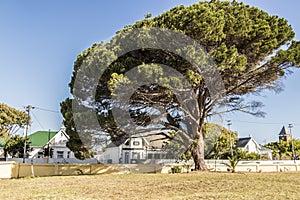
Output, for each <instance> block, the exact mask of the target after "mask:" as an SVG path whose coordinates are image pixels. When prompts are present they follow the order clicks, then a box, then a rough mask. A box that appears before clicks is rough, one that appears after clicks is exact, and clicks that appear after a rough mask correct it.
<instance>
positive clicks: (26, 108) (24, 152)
mask: <svg viewBox="0 0 300 200" xmlns="http://www.w3.org/2000/svg"><path fill="white" fill-rule="evenodd" d="M31 109H34V107H32V106H30V105H28V106H26V107H25V111H26V112H27V115H28V119H27V123H26V128H25V137H24V151H23V163H25V158H26V148H27V141H26V140H27V135H28V129H29V125H30V110H31Z"/></svg>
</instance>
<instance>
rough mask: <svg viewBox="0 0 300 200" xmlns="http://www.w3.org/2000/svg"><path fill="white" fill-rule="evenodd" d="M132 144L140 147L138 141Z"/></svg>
mask: <svg viewBox="0 0 300 200" xmlns="http://www.w3.org/2000/svg"><path fill="white" fill-rule="evenodd" d="M132 144H133V145H134V146H139V145H140V142H139V141H134V142H133V143H132Z"/></svg>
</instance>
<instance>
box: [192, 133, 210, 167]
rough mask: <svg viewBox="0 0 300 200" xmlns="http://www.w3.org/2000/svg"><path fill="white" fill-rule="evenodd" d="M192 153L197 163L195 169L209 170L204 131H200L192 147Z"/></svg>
mask: <svg viewBox="0 0 300 200" xmlns="http://www.w3.org/2000/svg"><path fill="white" fill-rule="evenodd" d="M191 155H192V157H193V160H194V163H195V170H196V171H197V170H202V171H206V170H208V169H207V167H206V164H205V161H204V139H203V134H202V132H200V133H199V132H198V133H197V135H196V138H195V143H194V144H193V145H192V147H191Z"/></svg>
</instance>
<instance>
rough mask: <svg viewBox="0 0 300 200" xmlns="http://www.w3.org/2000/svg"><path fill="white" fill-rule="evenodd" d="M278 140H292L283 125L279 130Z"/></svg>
mask: <svg viewBox="0 0 300 200" xmlns="http://www.w3.org/2000/svg"><path fill="white" fill-rule="evenodd" d="M278 135H279V141H281V140H282V141H286V142H288V141H292V135H291V134H290V132H289V131H288V130H286V128H285V127H284V126H283V127H282V129H281V131H280V132H279V134H278Z"/></svg>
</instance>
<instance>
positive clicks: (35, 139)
mask: <svg viewBox="0 0 300 200" xmlns="http://www.w3.org/2000/svg"><path fill="white" fill-rule="evenodd" d="M56 133H57V132H56V131H50V132H49V131H37V132H34V133H32V134H30V135H28V138H29V140H30V142H31V143H30V146H32V147H43V146H45V144H47V142H48V141H49V140H51V139H52V138H53V137H54V136H55V135H56ZM49 138H50V139H49Z"/></svg>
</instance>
